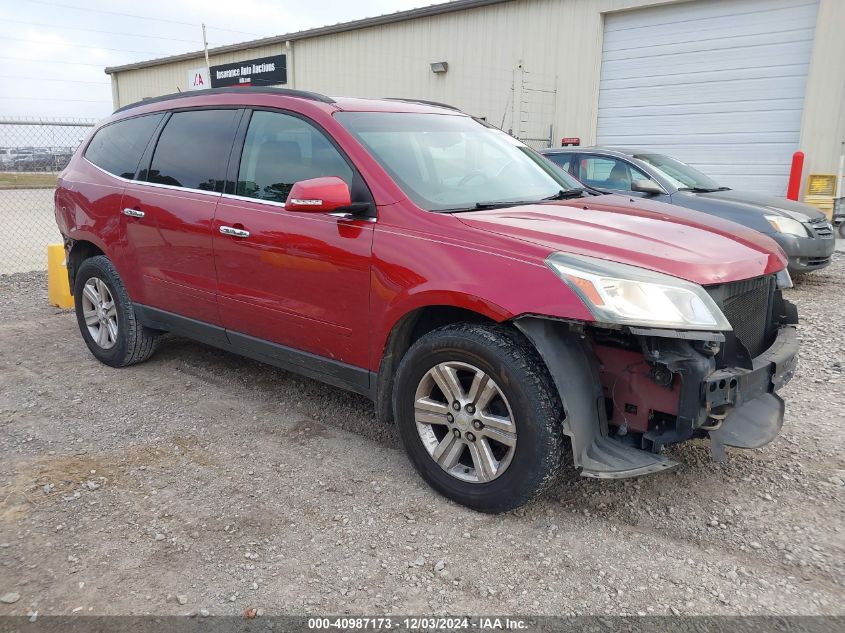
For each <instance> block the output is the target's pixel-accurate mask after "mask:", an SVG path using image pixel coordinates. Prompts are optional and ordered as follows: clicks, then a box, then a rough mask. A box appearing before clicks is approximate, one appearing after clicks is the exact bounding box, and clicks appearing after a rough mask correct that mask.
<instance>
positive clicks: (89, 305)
mask: <svg viewBox="0 0 845 633" xmlns="http://www.w3.org/2000/svg"><path fill="white" fill-rule="evenodd" d="M82 315H83V317H84V318H85V325H86V326H87V327H88V333H89V334H90V335H91V338H92V339H93V340H94V342H95V343H96V344H97V345H98V346H99V347H101V348H103V349H111V348H112V347H114V346H115V344H116V343H117V306H115V303H114V297H112V294H111V291H109V287H108V286H107V285H106V283H105V282H104V281H103V280H102V279H99V278H97V277H91V278H90V279H89V280H88V281H86V282H85V286H84V287H83V288H82Z"/></svg>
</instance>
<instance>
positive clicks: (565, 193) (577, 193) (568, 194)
mask: <svg viewBox="0 0 845 633" xmlns="http://www.w3.org/2000/svg"><path fill="white" fill-rule="evenodd" d="M583 195H584V189H583V187H576V188H575V189H561V190H560V191H558V192H557V193H556V194H554V195H553V196H549V197H548V198H543V200H569V199H571V198H580V197H582V196H583Z"/></svg>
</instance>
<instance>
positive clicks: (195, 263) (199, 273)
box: [118, 183, 220, 325]
mask: <svg viewBox="0 0 845 633" xmlns="http://www.w3.org/2000/svg"><path fill="white" fill-rule="evenodd" d="M219 199H220V196H218V195H214V194H209V193H205V192H199V191H185V190H178V189H175V188H171V187H167V188H165V187H157V186H151V185H149V184H141V183H138V184H136V183H130V184H129V185H127V187H126V190H125V191H124V193H123V207H124V208H129V209H137V210H140V211H143V212H144V214H145V215H144V217H143V218H133V217H127V216H125V215H123V214H121V216H120V217H121V225H122V229H123V238H124V239H123V241H124V242H125V244H126V251H125V253H126V254H125V262H126V264H127V265H129V266H131V269H132V270H133V271H134V274H135V275H136V276H137V277H138V283H139V284H140V293H141V296H142V297H143V299H142V300H141V301H140V302H141V303H145V304H146V305H149V306H152V307H154V308H159V309H161V310H166V311H168V312H175V313H176V314H181V315H183V316H187V317H190V318H192V319H197V320H199V321H205V322H206V323H212V324H214V325H220V311H219V310H218V306H217V273H216V271H215V269H214V257H213V253H212V250H211V244H212V234H211V221H212V218H213V217H214V211H215V209H216V207H217V201H218V200H219ZM118 270H121V268H120V267H118Z"/></svg>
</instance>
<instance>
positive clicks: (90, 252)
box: [65, 239, 106, 291]
mask: <svg viewBox="0 0 845 633" xmlns="http://www.w3.org/2000/svg"><path fill="white" fill-rule="evenodd" d="M65 252H66V256H65V259H66V261H67V274H68V280H69V281H70V288H71V291H73V286H74V283H75V282H76V272H77V271H78V270H79V267H80V266H82V263H83V262H84V261H85V260H86V259H90V258H92V257H97V256H99V255H104V256H105V255H106V253H105V250H104V249H103V248H102V246H101V245H98V244H96V243H95V242H93V241H90V240H87V239H80V240H67V241H66V242H65Z"/></svg>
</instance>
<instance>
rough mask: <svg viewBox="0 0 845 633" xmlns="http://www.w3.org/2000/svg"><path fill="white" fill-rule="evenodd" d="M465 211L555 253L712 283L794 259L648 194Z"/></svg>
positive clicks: (480, 223) (743, 231)
mask: <svg viewBox="0 0 845 633" xmlns="http://www.w3.org/2000/svg"><path fill="white" fill-rule="evenodd" d="M459 217H461V219H462V220H463V221H464V222H466V224H468V225H470V226H473V227H476V228H478V229H481V230H485V231H491V232H495V233H497V234H500V235H506V236H508V237H514V238H517V239H521V240H526V241H530V242H533V243H535V244H540V245H543V246H546V247H547V248H548V249H549V252H552V251H566V252H568V253H576V254H579V255H588V256H590V257H599V258H602V259H609V260H613V261H617V262H621V263H624V264H630V265H632V266H640V267H642V268H648V269H650V270H656V271H658V272H662V273H666V274H669V275H674V276H675V277H681V278H683V279H687V280H689V281H694V282H696V283H699V284H704V285H707V284H717V283H724V282H727V281H736V280H738V279H747V278H749V277H756V276H759V275H765V274H769V273H772V272H776V271H778V270H780V269H782V268H783V267H784V266H785V265H786V257H785V256H784V255H783V253H782V251H781V250H780V247H779V246H778V245H777V244H776V243H775V242H774V241H773V240H771V239H770V238H768V237H766V236H765V235H763V234H762V233H758V232H757V231H754V230H752V229H748V228H746V227H740V226H738V225H736V224H734V223H733V222H728V221H726V220H720V219H719V218H715V217H713V216H710V215H706V214H704V213H699V212H697V211H692V210H690V209H679V208H677V207H674V206H671V205H668V204H664V203H661V202H651V201H648V200H644V199H642V198H636V199H634V198H627V197H625V196H614V195H608V196H601V197H598V198H592V199H582V200H569V201H562V202H556V203H547V204H543V205H531V206H524V207H513V208H510V209H501V210H497V211H481V212H473V213H463V214H460V216H459ZM726 238H728V239H726Z"/></svg>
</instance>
